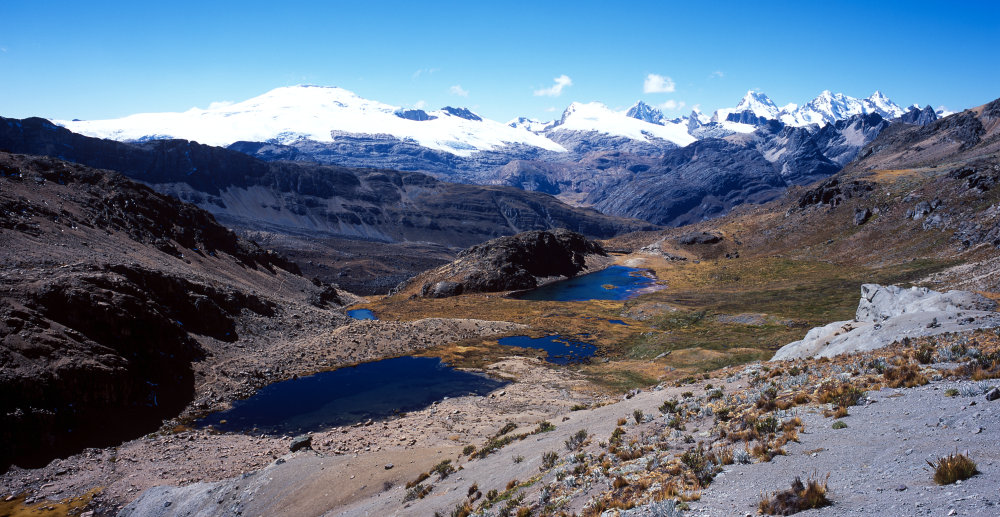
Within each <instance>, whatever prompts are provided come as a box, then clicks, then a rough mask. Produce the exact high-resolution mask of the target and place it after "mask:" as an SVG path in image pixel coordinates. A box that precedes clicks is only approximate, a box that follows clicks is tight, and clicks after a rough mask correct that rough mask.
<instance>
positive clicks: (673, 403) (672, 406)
mask: <svg viewBox="0 0 1000 517" xmlns="http://www.w3.org/2000/svg"><path fill="white" fill-rule="evenodd" d="M677 404H678V402H677V399H671V400H665V401H663V404H661V405H660V413H663V414H664V415H665V414H667V413H676V412H677Z"/></svg>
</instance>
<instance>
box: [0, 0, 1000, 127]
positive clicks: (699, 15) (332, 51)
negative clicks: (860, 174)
mask: <svg viewBox="0 0 1000 517" xmlns="http://www.w3.org/2000/svg"><path fill="white" fill-rule="evenodd" d="M876 3H877V5H870V4H876ZM485 4H487V3H485V2H436V3H433V4H431V3H422V2H412V1H411V2H380V1H367V2H331V1H321V2H305V1H294V0H288V1H280V2H279V1H270V2H257V1H250V0H248V1H243V2H232V3H227V2H207V1H204V0H202V1H199V2H189V1H181V0H175V1H170V2H135V1H130V2H105V1H88V2H79V1H45V0H33V1H21V0H3V1H0V115H3V116H7V117H26V116H32V115H37V116H44V117H49V118H60V119H63V118H65V119H68V118H81V119H98V118H112V117H120V116H124V115H127V114H131V113H137V112H151V111H183V110H186V109H188V108H191V107H202V108H204V107H207V106H208V105H209V104H210V103H211V102H214V101H241V100H245V99H248V98H250V97H254V96H256V95H259V94H261V93H263V92H265V91H268V90H270V89H272V88H275V87H278V86H287V85H294V84H319V85H328V86H340V87H343V88H347V89H349V90H352V91H354V92H355V93H357V94H359V95H361V96H362V97H366V98H370V99H375V100H379V101H382V102H386V103H389V104H394V105H400V106H419V105H425V106H426V107H427V108H438V107H441V106H444V105H460V106H468V107H471V108H473V110H475V111H477V112H478V113H480V114H482V115H484V116H486V117H489V118H493V119H497V120H508V119H511V118H514V117H515V116H519V115H525V116H530V117H534V118H539V119H543V120H548V119H551V118H553V117H556V116H558V114H559V113H560V112H561V111H562V110H563V109H564V108H565V107H566V105H568V104H569V103H570V102H573V101H583V102H588V101H594V100H596V101H601V102H604V103H605V104H607V105H609V106H611V107H613V108H626V107H628V106H629V105H631V104H632V103H634V102H635V101H636V100H638V99H642V100H645V101H646V102H648V103H650V104H654V105H660V106H666V107H667V108H668V110H667V113H668V115H682V114H686V113H688V112H689V111H690V109H691V108H692V107H693V106H700V107H701V109H702V110H703V111H706V112H711V111H712V110H714V109H715V108H719V107H727V106H734V105H735V104H736V102H738V101H739V99H740V98H741V97H742V95H743V94H744V93H745V92H746V90H748V89H751V88H753V89H760V90H761V91H763V92H765V93H767V94H768V95H769V96H770V97H771V98H772V99H773V100H774V101H775V103H777V104H778V105H779V106H780V105H784V104H786V103H789V102H795V103H799V104H801V103H804V102H806V101H808V100H809V99H811V98H813V97H815V96H816V95H817V94H818V93H819V92H820V91H822V90H824V89H830V90H832V91H835V92H837V91H839V92H843V93H845V94H848V95H851V96H855V97H866V96H868V95H870V94H871V93H872V92H873V91H874V90H875V89H881V90H882V91H883V92H884V93H885V94H886V95H888V96H889V97H890V98H892V99H893V100H895V101H896V102H897V103H899V104H901V105H908V104H912V103H920V104H921V105H924V104H932V105H934V106H935V107H937V106H940V105H943V106H946V107H947V108H949V109H952V110H958V109H963V108H967V107H972V106H976V105H979V104H982V103H985V102H988V101H990V100H992V99H994V98H996V97H1000V43H998V42H1000V2H996V1H954V0H953V1H949V2H937V1H934V2H930V1H927V2H921V1H909V2H837V3H834V2H818V1H817V2H814V1H795V2H749V1H746V2H711V1H700V2H683V3H677V2H667V1H658V2H585V1H576V2H555V1H549V2H537V1H535V2H506V3H503V4H502V5H496V6H490V5H485ZM650 74H655V75H656V76H658V77H660V78H662V79H660V80H655V81H653V83H656V84H653V85H652V86H656V87H654V88H652V90H659V91H649V92H647V91H644V83H645V82H646V79H647V78H648V77H649V75H650ZM556 78H560V80H559V81H557V80H556ZM559 84H562V87H561V88H559V87H558V85H559ZM554 87H555V88H554ZM670 107H673V110H669V108H670Z"/></svg>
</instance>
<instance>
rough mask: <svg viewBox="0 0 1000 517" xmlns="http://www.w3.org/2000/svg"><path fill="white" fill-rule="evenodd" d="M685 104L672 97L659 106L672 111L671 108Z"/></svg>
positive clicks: (674, 108) (681, 106) (680, 107)
mask: <svg viewBox="0 0 1000 517" xmlns="http://www.w3.org/2000/svg"><path fill="white" fill-rule="evenodd" d="M686 105H687V104H685V103H684V101H675V100H673V99H670V100H668V101H667V102H664V103H663V104H660V108H661V109H665V110H669V111H673V110H679V109H682V108H684V106H686Z"/></svg>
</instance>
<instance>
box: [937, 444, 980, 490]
mask: <svg viewBox="0 0 1000 517" xmlns="http://www.w3.org/2000/svg"><path fill="white" fill-rule="evenodd" d="M927 464H928V465H930V466H931V468H932V469H934V482H935V483H937V484H939V485H950V484H952V483H954V482H956V481H960V480H964V479H969V478H971V477H972V476H975V475H976V474H978V473H979V470H978V469H976V462H974V461H972V460H971V459H969V457H968V456H966V455H965V454H959V453H958V451H956V452H955V453H954V454H949V455H947V456H945V457H943V458H938V460H937V464H936V465H935V464H934V463H931V462H929V461H928V462H927Z"/></svg>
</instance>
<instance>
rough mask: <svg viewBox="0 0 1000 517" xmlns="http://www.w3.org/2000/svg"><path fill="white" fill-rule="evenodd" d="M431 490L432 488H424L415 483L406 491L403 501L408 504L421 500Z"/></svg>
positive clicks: (428, 486)
mask: <svg viewBox="0 0 1000 517" xmlns="http://www.w3.org/2000/svg"><path fill="white" fill-rule="evenodd" d="M431 488H432V487H431V486H430V485H427V486H424V485H423V484H421V483H417V484H416V485H413V486H412V487H410V489H409V490H407V491H406V496H404V497H403V501H406V502H409V501H412V500H414V499H423V498H424V497H425V496H426V495H427V494H429V493H431Z"/></svg>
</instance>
